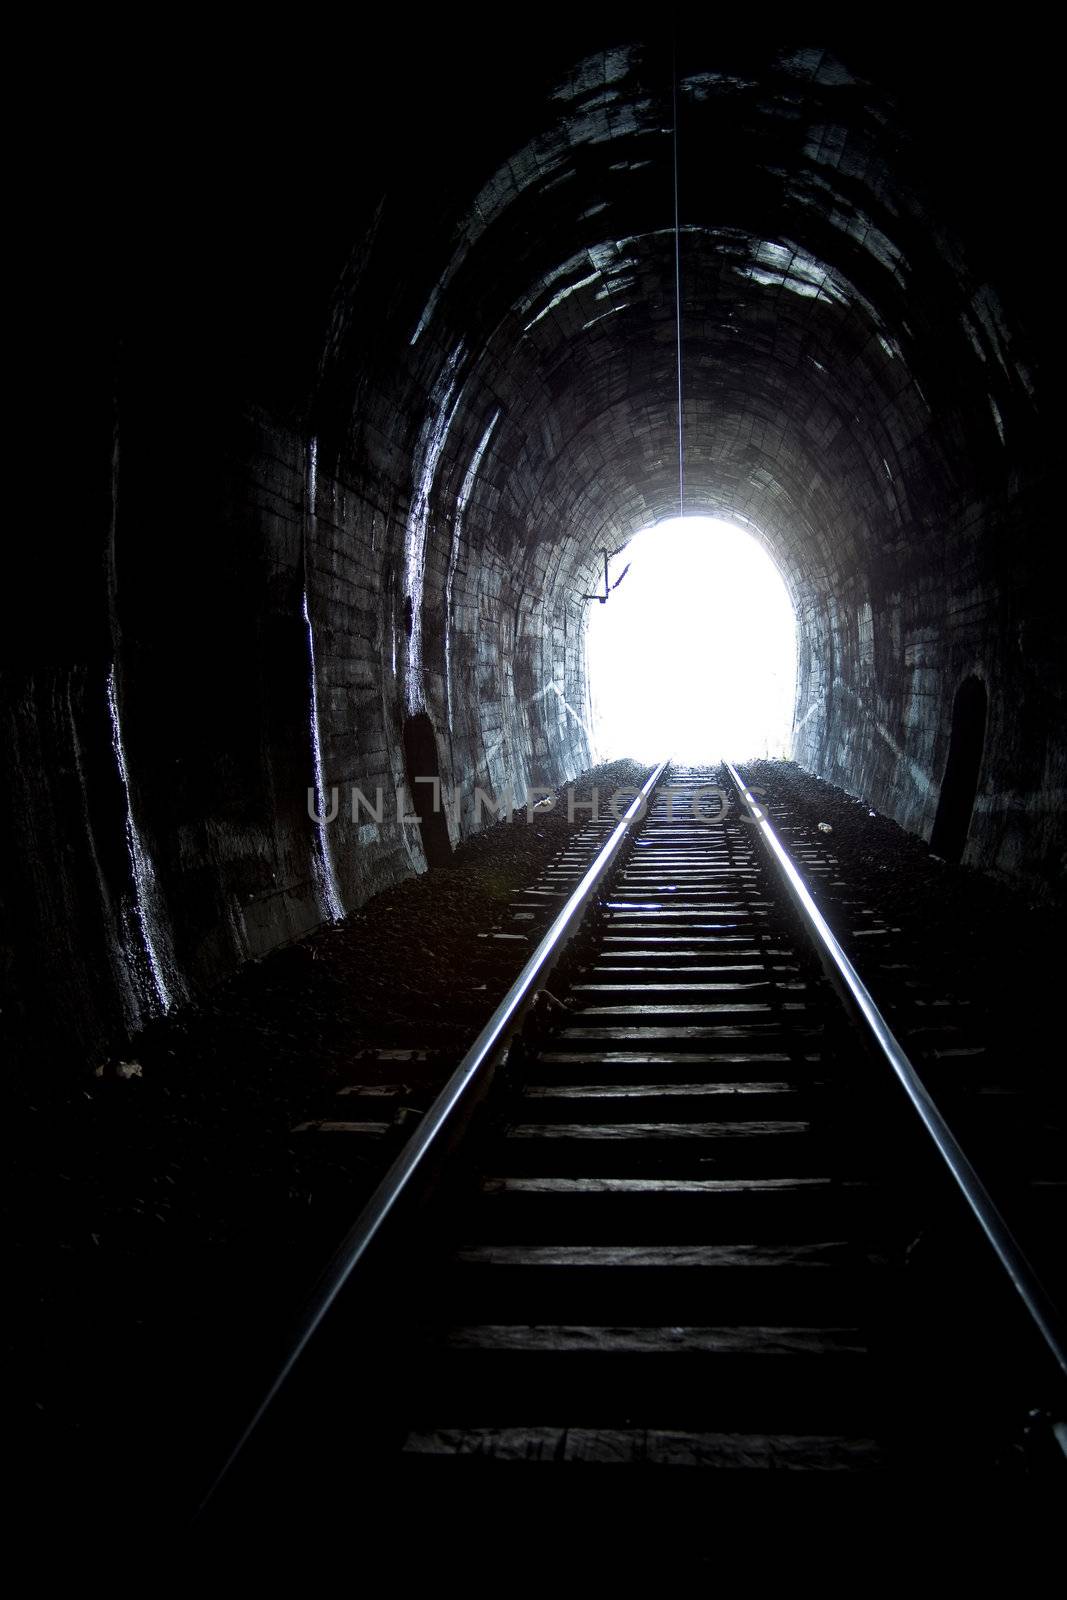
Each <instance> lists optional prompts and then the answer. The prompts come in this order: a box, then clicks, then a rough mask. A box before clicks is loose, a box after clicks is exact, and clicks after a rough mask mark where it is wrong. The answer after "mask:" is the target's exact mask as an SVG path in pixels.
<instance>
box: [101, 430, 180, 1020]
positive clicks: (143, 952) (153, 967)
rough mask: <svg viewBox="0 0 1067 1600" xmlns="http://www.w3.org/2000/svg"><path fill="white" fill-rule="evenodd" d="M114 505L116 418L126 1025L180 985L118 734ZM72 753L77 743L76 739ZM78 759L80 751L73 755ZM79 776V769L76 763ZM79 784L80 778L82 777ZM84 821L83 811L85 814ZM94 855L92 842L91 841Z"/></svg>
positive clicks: (154, 1009)
mask: <svg viewBox="0 0 1067 1600" xmlns="http://www.w3.org/2000/svg"><path fill="white" fill-rule="evenodd" d="M118 504H119V434H118V424H117V422H116V426H115V433H114V440H113V444H112V450H111V529H110V536H109V544H108V561H109V571H108V610H109V614H110V623H111V648H112V652H113V655H112V661H111V666H110V669H109V671H108V675H107V684H106V694H107V709H108V718H109V721H110V724H111V748H112V750H113V751H114V755H115V765H116V767H117V769H118V776H119V781H120V783H121V785H122V795H123V803H124V810H125V817H124V832H125V836H126V850H127V854H128V856H129V861H130V875H131V881H132V885H133V905H132V906H130V904H129V902H128V900H127V898H126V897H125V896H123V899H122V902H121V905H120V908H119V915H118V923H117V927H116V938H117V944H118V954H119V959H120V962H121V965H122V968H123V976H122V980H121V988H122V1003H123V1007H124V1009H125V1010H126V1011H127V1013H129V1014H130V1022H131V1028H132V1027H135V1026H138V1025H140V1024H141V1023H142V1022H143V1021H144V1020H145V1015H144V1013H145V1011H146V1009H147V1014H148V1015H149V1016H151V1015H152V1014H158V1013H160V1012H162V1013H163V1014H164V1015H165V1014H166V1013H167V1012H168V1011H169V1010H170V1009H171V1007H172V1006H173V1005H174V1004H175V1001H176V1000H179V999H184V997H185V986H184V984H183V983H182V980H181V975H180V974H179V973H178V970H177V967H176V965H175V961H174V956H173V949H172V945H171V939H170V933H169V930H168V927H167V918H166V908H165V905H164V902H163V897H162V894H161V892H160V888H159V884H158V882H157V881H156V874H155V868H154V867H153V865H152V858H151V856H150V854H149V851H148V847H147V845H146V844H145V841H144V837H143V835H142V832H141V827H140V824H139V822H138V819H137V813H136V810H135V808H134V803H133V790H132V786H131V783H130V769H129V762H128V760H127V756H126V744H125V741H124V739H123V736H122V687H121V685H122V677H121V669H120V663H121V659H122V633H121V630H120V628H119V620H118V606H117V601H116V574H115V540H116V532H117V526H118ZM75 748H76V755H77V742H76V746H75ZM78 760H79V762H80V755H79V756H78ZM79 776H81V769H80V765H79ZM82 781H83V783H84V778H83V780H82ZM86 817H87V820H88V810H87V812H86ZM93 852H94V857H95V841H94V843H93ZM98 882H99V884H100V890H101V894H102V896H103V899H104V907H105V911H106V912H107V913H108V919H109V922H110V923H111V925H112V926H113V927H115V926H116V925H115V922H114V912H113V909H112V907H113V901H112V899H111V896H110V894H109V893H108V891H107V885H106V883H105V881H104V877H103V873H102V872H100V871H99V863H98Z"/></svg>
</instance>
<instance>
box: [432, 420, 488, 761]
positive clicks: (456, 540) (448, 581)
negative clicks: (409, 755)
mask: <svg viewBox="0 0 1067 1600" xmlns="http://www.w3.org/2000/svg"><path fill="white" fill-rule="evenodd" d="M499 421H500V412H499V411H495V412H494V413H493V419H492V421H491V422H490V424H489V426H488V428H486V430H485V432H484V433H483V434H482V438H481V443H480V444H479V446H478V448H477V450H475V452H474V454H473V456H472V457H471V464H470V466H469V467H468V468H467V476H466V477H465V478H464V480H463V487H462V488H461V489H460V491H459V499H458V500H457V501H456V516H455V521H454V522H453V524H452V547H451V549H450V550H449V552H448V574H447V576H446V578H445V703H446V705H447V707H448V728H449V732H451V730H452V584H453V581H454V579H455V576H456V564H457V562H458V561H459V545H460V538H461V536H462V533H463V517H464V514H465V513H466V510H467V502H468V500H469V499H470V497H471V494H472V492H473V490H474V485H475V482H476V481H477V478H478V472H479V470H480V468H481V465H482V457H483V456H484V454H485V449H486V446H487V445H488V443H489V440H490V438H491V437H492V433H493V429H494V428H495V427H496V425H497V423H498V422H499Z"/></svg>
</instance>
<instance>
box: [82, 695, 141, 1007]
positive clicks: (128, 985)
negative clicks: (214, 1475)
mask: <svg viewBox="0 0 1067 1600" xmlns="http://www.w3.org/2000/svg"><path fill="white" fill-rule="evenodd" d="M67 713H68V717H69V720H70V740H71V749H72V750H73V752H74V770H75V772H76V773H77V775H78V787H79V789H80V790H81V800H82V822H83V823H84V825H85V836H86V838H87V840H88V842H89V854H90V856H91V857H92V862H93V871H94V872H95V874H96V887H97V890H98V892H99V894H100V902H101V904H102V906H103V908H104V927H105V938H106V941H107V956H108V962H109V964H110V967H111V970H112V972H113V974H114V977H115V986H116V988H117V989H118V992H119V998H120V1000H121V1002H122V1015H123V1019H124V1021H125V1023H126V1027H127V1028H128V1029H129V1030H130V1032H132V1031H133V1030H134V1029H135V1028H136V1027H137V1026H138V1023H139V1022H140V1007H139V1004H138V998H137V989H136V985H135V983H134V981H133V978H134V971H135V967H134V964H133V963H132V962H131V960H130V957H129V955H128V953H127V952H126V951H125V950H124V949H123V946H122V940H121V938H120V937H119V933H118V929H117V926H116V917H115V910H114V906H113V904H112V900H111V890H110V888H109V887H108V882H107V879H106V878H105V876H104V869H103V866H102V865H101V862H100V854H99V852H98V850H97V848H96V834H95V832H94V829H93V821H92V814H91V812H90V810H89V784H88V781H87V779H86V776H85V765H84V762H83V761H82V747H81V736H80V734H79V733H78V722H77V718H76V716H75V714H74V701H73V698H72V693H71V686H70V684H69V683H68V684H67Z"/></svg>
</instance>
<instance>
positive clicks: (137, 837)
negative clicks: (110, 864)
mask: <svg viewBox="0 0 1067 1600" xmlns="http://www.w3.org/2000/svg"><path fill="white" fill-rule="evenodd" d="M107 709H108V715H109V717H110V719H111V745H112V749H113V750H114V752H115V760H116V762H117V763H118V769H119V777H120V779H121V780H122V792H123V796H124V798H125V803H126V848H127V850H128V852H129V857H130V870H131V872H132V875H133V916H134V920H135V922H136V924H137V929H138V932H139V934H140V943H141V947H142V949H143V951H144V954H145V957H146V959H147V961H148V971H149V974H150V977H151V980H152V988H153V990H154V997H155V1004H156V1006H157V1007H158V1009H159V1010H160V1011H162V1012H163V1013H164V1014H166V1013H167V1012H168V1011H169V1010H170V1008H171V1006H172V1005H173V1004H174V997H173V995H172V993H171V989H170V985H169V984H168V982H167V978H166V976H165V972H164V961H163V957H162V954H161V951H162V950H163V949H165V947H166V935H165V933H164V931H163V928H162V925H161V919H160V915H159V906H158V899H159V891H158V888H157V886H156V875H155V869H154V868H153V866H152V858H151V856H150V855H149V853H148V850H147V848H146V846H145V843H144V840H143V838H142V837H141V830H140V828H139V827H138V825H137V817H136V814H135V812H134V808H133V796H132V794H131V792H130V773H129V767H128V765H127V762H126V747H125V745H124V744H123V740H122V720H121V718H120V716H119V696H118V688H117V685H116V680H115V665H114V663H112V665H111V670H110V672H109V673H108V675H107Z"/></svg>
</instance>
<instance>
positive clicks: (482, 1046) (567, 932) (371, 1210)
mask: <svg viewBox="0 0 1067 1600" xmlns="http://www.w3.org/2000/svg"><path fill="white" fill-rule="evenodd" d="M667 766H668V762H666V761H661V762H660V764H659V766H657V767H656V768H655V769H654V770H653V771H652V772H651V773H650V774H649V777H648V778H647V779H646V781H645V783H644V785H643V787H642V788H641V790H640V792H639V793H638V794H637V795H636V796H635V798H634V799H633V800H632V801H631V803H630V805H629V806H628V807H627V809H626V812H625V813H624V815H623V817H622V819H621V821H620V822H619V824H618V826H617V827H616V828H615V829H614V831H613V832H612V834H611V835H610V837H609V838H608V840H607V842H606V843H605V844H604V845H603V846H602V847H601V849H600V850H599V852H598V853H597V856H596V859H595V860H594V861H593V863H592V865H591V866H590V867H589V869H588V871H587V872H586V873H585V876H584V877H583V878H582V880H581V882H580V883H579V884H578V887H577V888H576V889H575V890H574V891H573V892H572V893H571V895H570V897H569V898H568V900H567V902H566V904H565V905H564V906H563V908H562V910H561V911H560V912H559V913H558V915H557V916H556V918H555V920H554V921H553V923H552V925H551V927H550V928H549V929H548V931H547V933H546V934H545V935H544V937H543V938H542V940H541V942H540V943H539V944H538V946H537V948H536V950H534V952H533V954H532V955H531V956H530V959H529V960H528V961H527V963H526V965H525V966H524V967H523V969H522V971H521V972H520V973H519V975H518V977H517V978H516V979H515V982H514V983H513V984H512V985H511V988H510V989H509V990H508V992H507V994H506V995H505V996H504V998H503V999H502V1000H501V1002H500V1004H499V1005H498V1006H497V1008H496V1010H495V1011H494V1012H493V1014H492V1016H491V1017H490V1018H489V1021H488V1022H487V1023H486V1024H485V1027H484V1028H483V1029H482V1031H481V1033H479V1035H478V1037H477V1038H476V1039H475V1041H474V1043H473V1044H472V1045H471V1047H470V1049H469V1050H468V1051H467V1053H466V1055H465V1056H464V1057H463V1059H462V1061H461V1062H460V1063H459V1065H458V1066H457V1067H456V1069H455V1071H454V1072H453V1073H452V1076H451V1077H450V1078H449V1079H448V1082H447V1083H446V1084H445V1086H444V1088H443V1089H442V1090H441V1092H440V1094H439V1095H438V1096H437V1098H436V1100H434V1102H433V1104H432V1105H431V1106H430V1107H429V1108H428V1110H427V1111H426V1112H425V1114H424V1115H423V1117H422V1118H421V1120H420V1122H419V1125H418V1127H417V1128H416V1129H415V1131H414V1133H413V1134H412V1135H411V1138H410V1139H409V1140H408V1141H407V1143H406V1144H405V1146H404V1148H403V1149H402V1150H401V1151H400V1153H399V1155H398V1156H397V1157H396V1160H395V1161H394V1162H393V1164H392V1166H391V1167H390V1168H389V1170H388V1171H387V1172H386V1174H385V1176H384V1177H383V1178H382V1180H381V1182H380V1183H379V1185H378V1187H377V1188H376V1189H375V1191H374V1193H373V1194H372V1195H371V1197H370V1199H369V1200H368V1201H367V1203H366V1205H365V1206H364V1207H363V1210H362V1211H361V1212H360V1214H359V1216H358V1217H357V1218H356V1221H355V1222H354V1224H353V1225H352V1227H351V1228H350V1229H349V1231H348V1233H347V1234H346V1235H345V1237H344V1239H343V1240H342V1241H341V1243H340V1245H338V1247H337V1250H336V1251H335V1253H334V1255H333V1258H332V1259H331V1261H330V1262H329V1264H328V1266H327V1267H326V1269H325V1271H324V1272H323V1274H322V1276H321V1278H320V1279H319V1282H318V1285H317V1286H316V1289H315V1291H314V1293H313V1295H312V1297H311V1300H310V1302H309V1304H308V1306H307V1307H306V1309H305V1312H304V1316H303V1319H302V1321H301V1324H300V1328H299V1331H298V1333H297V1334H296V1336H295V1338H294V1340H293V1342H292V1344H291V1346H290V1349H289V1353H288V1355H287V1356H286V1358H285V1360H284V1362H283V1363H282V1366H281V1368H280V1370H279V1372H278V1374H277V1376H276V1377H275V1379H274V1381H273V1382H272V1384H271V1386H270V1388H269V1389H268V1390H267V1392H266V1394H265V1395H264V1397H263V1399H262V1401H261V1402H260V1404H259V1406H258V1407H257V1409H256V1412H255V1414H254V1415H253V1417H252V1420H251V1421H250V1422H249V1424H248V1426H247V1427H246V1428H245V1430H244V1432H243V1433H242V1434H241V1437H240V1438H239V1439H238V1441H237V1443H236V1445H235V1446H234V1448H233V1450H232V1451H231V1452H230V1454H229V1456H228V1458H227V1460H226V1462H225V1465H224V1466H223V1468H222V1470H221V1472H220V1473H219V1474H218V1476H217V1478H216V1479H215V1481H214V1483H213V1484H212V1486H211V1488H210V1490H209V1491H208V1493H207V1495H206V1496H205V1497H204V1500H203V1501H202V1503H201V1505H200V1511H201V1512H202V1511H204V1510H205V1509H206V1507H207V1506H208V1504H209V1502H210V1501H211V1500H212V1498H213V1497H214V1495H215V1493H216V1491H217V1490H218V1489H219V1488H220V1486H221V1485H222V1483H223V1481H224V1479H225V1478H226V1477H227V1476H228V1474H229V1472H230V1470H231V1468H232V1467H233V1465H234V1463H235V1462H236V1461H237V1458H238V1457H239V1456H240V1455H241V1453H242V1451H243V1450H244V1449H245V1446H246V1445H247V1444H248V1442H249V1440H250V1439H251V1437H252V1435H253V1434H254V1433H255V1432H256V1430H257V1428H258V1427H259V1425H260V1423H261V1422H262V1421H263V1418H264V1417H265V1416H266V1414H267V1412H268V1411H269V1410H270V1408H271V1406H272V1405H273V1404H274V1401H275V1400H276V1399H277V1397H278V1394H279V1393H280V1391H281V1389H282V1388H283V1386H284V1385H285V1383H286V1382H287V1381H288V1379H289V1377H290V1375H291V1374H292V1372H293V1369H294V1368H295V1367H296V1365H297V1363H298V1362H299V1360H300V1358H301V1356H302V1355H303V1354H304V1351H305V1350H306V1349H307V1347H308V1344H309V1343H310V1341H311V1339H312V1338H313V1336H314V1335H315V1333H316V1332H317V1330H318V1329H319V1327H320V1326H321V1324H322V1322H323V1320H324V1318H325V1317H326V1315H327V1313H328V1312H329V1310H330V1308H331V1307H332V1306H333V1304H334V1302H335V1301H336V1299H337V1297H338V1295H339V1294H340V1292H341V1290H342V1289H343V1288H344V1286H345V1284H346V1283H347V1282H348V1280H349V1279H350V1278H351V1276H352V1274H353V1272H354V1271H355V1270H356V1268H357V1267H358V1266H359V1265H360V1263H361V1262H362V1261H363V1260H364V1259H365V1258H366V1256H367V1253H368V1251H369V1250H370V1249H371V1247H372V1245H373V1244H374V1242H375V1240H376V1239H378V1237H379V1236H380V1235H381V1233H382V1230H383V1229H384V1228H385V1226H386V1224H387V1223H388V1221H389V1219H390V1218H391V1217H392V1216H393V1215H394V1214H395V1212H396V1210H397V1207H398V1206H399V1204H400V1202H401V1200H402V1199H403V1198H404V1197H405V1196H407V1195H409V1194H412V1193H413V1192H414V1189H415V1185H416V1181H417V1179H418V1177H419V1175H420V1174H422V1173H425V1172H426V1170H427V1168H428V1166H429V1164H430V1160H431V1156H433V1155H436V1153H437V1152H438V1151H439V1150H440V1149H441V1148H443V1145H444V1141H445V1139H446V1138H447V1136H448V1135H449V1134H450V1133H451V1132H453V1131H454V1130H455V1128H456V1126H457V1124H458V1122H459V1119H460V1117H461V1114H462V1112H463V1111H464V1110H465V1109H466V1108H467V1107H468V1106H469V1105H470V1104H471V1103H472V1102H473V1101H474V1100H475V1099H476V1098H477V1095H478V1093H479V1091H480V1089H481V1088H482V1087H483V1085H484V1083H485V1082H486V1080H487V1079H488V1077H489V1076H490V1075H491V1071H492V1069H493V1067H494V1066H495V1064H496V1062H497V1061H498V1060H499V1058H500V1055H501V1052H502V1050H503V1048H504V1046H505V1045H506V1044H507V1043H509V1042H510V1040H511V1038H512V1037H513V1036H514V1034H515V1032H516V1031H517V1028H518V1025H519V1023H520V1022H521V1021H522V1020H523V1019H524V1017H525V1014H526V1012H527V1010H528V1007H529V1004H530V1002H531V1000H532V999H533V996H534V994H535V993H536V990H537V987H538V985H539V984H540V982H541V981H542V980H543V978H544V977H545V976H546V974H547V972H548V971H549V969H550V968H551V967H552V966H553V965H554V964H555V962H556V960H557V959H558V957H559V955H560V953H561V951H562V950H563V949H564V947H565V946H566V944H567V943H568V942H569V940H570V938H571V936H572V935H573V934H574V933H575V932H576V931H577V929H578V927H579V925H580V923H581V921H582V917H583V914H584V912H585V909H586V906H587V904H588V902H589V901H590V899H591V898H592V896H593V894H594V892H595V891H596V889H597V887H598V885H599V884H600V882H601V879H602V878H603V877H604V874H605V873H606V872H607V870H608V868H609V867H610V866H611V864H612V862H613V861H614V860H615V857H616V856H617V854H618V852H619V849H620V847H621V845H622V842H623V839H624V838H625V837H626V835H627V833H628V832H629V831H630V828H631V826H632V824H633V823H634V822H635V821H636V820H638V819H639V818H640V817H642V816H644V814H645V811H646V809H647V807H648V801H649V797H650V796H651V794H652V791H653V790H654V789H655V787H656V785H657V784H658V783H659V781H660V779H661V778H662V776H663V774H664V772H665V771H666V769H667Z"/></svg>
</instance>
